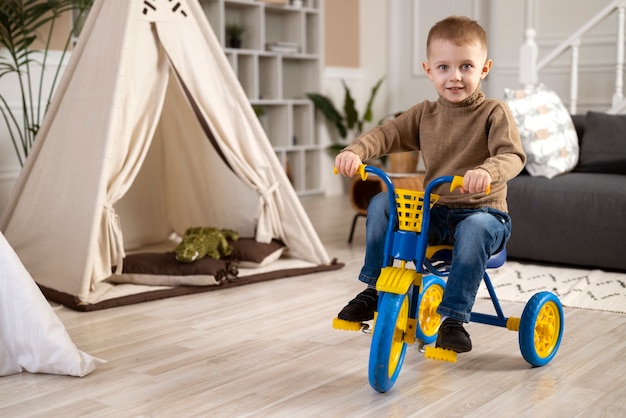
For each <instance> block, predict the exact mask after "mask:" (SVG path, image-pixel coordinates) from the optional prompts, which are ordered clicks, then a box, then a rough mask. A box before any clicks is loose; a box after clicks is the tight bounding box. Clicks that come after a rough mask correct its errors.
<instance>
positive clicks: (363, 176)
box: [333, 164, 367, 181]
mask: <svg viewBox="0 0 626 418" xmlns="http://www.w3.org/2000/svg"><path fill="white" fill-rule="evenodd" d="M365 167H367V164H360V165H359V168H358V169H357V173H359V175H360V176H361V180H363V181H365V180H367V172H366V171H365ZM333 173H335V175H337V174H339V170H337V167H333Z"/></svg>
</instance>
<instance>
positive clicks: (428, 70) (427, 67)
mask: <svg viewBox="0 0 626 418" xmlns="http://www.w3.org/2000/svg"><path fill="white" fill-rule="evenodd" d="M422 68H423V69H424V72H425V73H426V75H427V76H428V78H429V79H430V81H433V75H432V74H431V72H430V65H429V64H428V61H424V62H422Z"/></svg>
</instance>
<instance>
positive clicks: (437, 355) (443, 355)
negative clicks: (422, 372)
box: [424, 345, 456, 363]
mask: <svg viewBox="0 0 626 418" xmlns="http://www.w3.org/2000/svg"><path fill="white" fill-rule="evenodd" d="M424 357H426V358H429V359H431V360H439V361H449V362H450V363H456V351H452V350H448V349H446V348H439V347H433V346H431V345H429V346H426V348H425V350H424Z"/></svg>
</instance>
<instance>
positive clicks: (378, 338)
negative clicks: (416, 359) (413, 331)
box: [369, 292, 409, 392]
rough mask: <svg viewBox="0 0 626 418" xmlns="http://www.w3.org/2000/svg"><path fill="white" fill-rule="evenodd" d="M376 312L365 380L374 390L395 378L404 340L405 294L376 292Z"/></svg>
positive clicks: (380, 389)
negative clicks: (367, 378)
mask: <svg viewBox="0 0 626 418" xmlns="http://www.w3.org/2000/svg"><path fill="white" fill-rule="evenodd" d="M378 298H379V301H378V315H377V317H376V326H375V327H374V332H373V334H372V345H371V348H370V359H369V382H370V385H371V386H372V388H374V389H375V390H377V391H378V392H387V391H388V390H389V389H391V387H392V386H393V385H394V383H395V382H396V379H397V378H398V375H399V374H400V369H401V368H402V363H403V362H404V355H405V353H406V347H407V343H406V341H405V335H406V333H407V328H408V322H409V320H408V317H409V294H403V295H398V294H395V293H387V292H380V293H379V294H378Z"/></svg>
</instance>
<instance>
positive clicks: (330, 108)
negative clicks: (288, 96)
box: [306, 77, 384, 155]
mask: <svg viewBox="0 0 626 418" xmlns="http://www.w3.org/2000/svg"><path fill="white" fill-rule="evenodd" d="M383 80H384V77H383V78H381V79H380V80H378V82H376V84H374V86H373V87H372V90H371V93H370V97H369V100H368V101H367V105H366V106H365V109H364V111H363V113H362V114H361V115H359V112H358V110H357V109H356V104H355V102H354V98H353V97H352V94H351V92H350V88H349V87H348V85H347V84H346V82H345V81H344V80H341V83H342V84H343V88H344V101H343V107H342V109H343V112H344V113H343V114H342V113H341V112H340V111H339V110H338V109H337V108H336V107H335V105H334V104H333V102H332V100H330V98H328V97H327V96H324V95H322V94H319V93H307V94H306V95H307V97H308V98H309V99H311V100H312V101H313V104H314V106H315V108H316V109H317V110H319V111H320V112H321V113H322V114H323V115H324V117H325V118H326V120H327V121H328V122H330V123H331V124H332V125H334V126H335V127H336V128H337V130H338V132H339V136H340V137H341V140H340V142H339V143H334V144H331V145H330V146H329V147H328V150H329V152H331V153H332V155H336V154H337V153H338V152H339V151H341V149H343V148H344V147H345V146H346V145H347V143H346V142H345V141H344V140H345V139H346V137H347V136H348V133H349V132H350V133H352V136H358V135H360V134H361V132H363V125H364V123H365V122H371V121H372V119H373V115H372V105H373V103H374V99H375V98H376V93H377V92H378V89H379V88H380V85H381V84H382V83H383Z"/></svg>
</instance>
